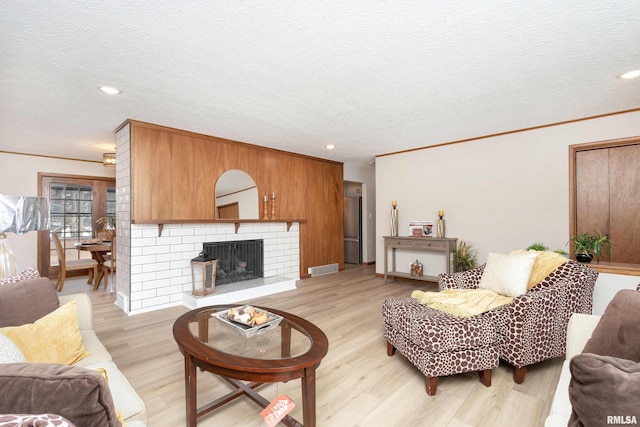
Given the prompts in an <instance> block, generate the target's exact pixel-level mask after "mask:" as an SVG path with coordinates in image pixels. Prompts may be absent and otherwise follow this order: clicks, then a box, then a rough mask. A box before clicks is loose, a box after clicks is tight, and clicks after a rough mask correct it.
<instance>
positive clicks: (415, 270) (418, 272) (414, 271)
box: [411, 260, 423, 277]
mask: <svg viewBox="0 0 640 427" xmlns="http://www.w3.org/2000/svg"><path fill="white" fill-rule="evenodd" d="M422 267H423V266H422V263H421V262H420V261H418V260H416V261H415V262H413V263H411V275H412V276H415V277H422Z"/></svg>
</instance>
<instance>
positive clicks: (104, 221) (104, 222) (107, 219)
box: [96, 215, 116, 236]
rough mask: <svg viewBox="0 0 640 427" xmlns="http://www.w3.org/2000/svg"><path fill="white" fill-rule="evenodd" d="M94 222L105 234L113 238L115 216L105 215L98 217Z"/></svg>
mask: <svg viewBox="0 0 640 427" xmlns="http://www.w3.org/2000/svg"><path fill="white" fill-rule="evenodd" d="M96 222H97V223H98V224H99V225H100V226H102V229H103V230H105V231H106V232H107V234H108V235H109V236H113V235H114V234H115V231H116V216H115V215H107V216H103V217H100V218H98V219H97V220H96Z"/></svg>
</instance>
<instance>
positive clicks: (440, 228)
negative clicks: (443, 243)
mask: <svg viewBox="0 0 640 427" xmlns="http://www.w3.org/2000/svg"><path fill="white" fill-rule="evenodd" d="M436 232H437V235H438V237H440V238H443V237H445V224H444V219H439V220H438V224H437V230H436Z"/></svg>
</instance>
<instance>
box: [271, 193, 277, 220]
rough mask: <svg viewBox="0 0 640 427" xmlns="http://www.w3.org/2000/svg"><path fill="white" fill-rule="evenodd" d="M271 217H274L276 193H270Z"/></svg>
mask: <svg viewBox="0 0 640 427" xmlns="http://www.w3.org/2000/svg"><path fill="white" fill-rule="evenodd" d="M271 219H276V193H271Z"/></svg>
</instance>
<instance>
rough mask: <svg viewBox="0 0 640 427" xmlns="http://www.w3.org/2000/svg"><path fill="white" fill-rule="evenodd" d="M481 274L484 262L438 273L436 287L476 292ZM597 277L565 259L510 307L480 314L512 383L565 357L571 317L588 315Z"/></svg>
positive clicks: (519, 382) (594, 273) (582, 266)
mask: <svg viewBox="0 0 640 427" xmlns="http://www.w3.org/2000/svg"><path fill="white" fill-rule="evenodd" d="M483 271H484V264H483V265H481V266H479V267H476V268H474V269H472V270H468V271H465V272H461V273H451V274H446V273H445V274H440V276H439V277H438V287H439V289H440V290H444V289H476V288H478V287H479V284H480V279H481V277H482V273H483ZM597 278H598V272H597V271H595V270H593V269H591V268H589V267H588V266H586V265H584V264H581V263H578V262H575V261H569V262H567V263H565V264H563V265H561V266H560V267H558V268H557V269H555V270H554V271H553V272H551V274H549V275H548V276H547V277H546V278H545V279H544V280H543V281H542V282H540V283H539V284H538V285H536V286H534V287H533V288H531V289H530V290H529V291H528V292H527V293H526V294H524V295H521V296H519V297H517V298H515V299H514V300H513V301H512V302H511V303H510V304H508V305H505V306H502V307H498V308H496V309H494V310H491V311H489V312H487V313H484V314H481V316H487V317H489V318H491V319H492V320H493V323H494V325H495V327H496V330H497V333H498V335H499V348H500V358H501V359H503V360H505V361H506V362H508V363H509V364H511V365H512V366H513V367H514V368H515V372H514V380H515V382H516V383H518V384H521V383H522V382H523V381H524V377H525V374H526V367H527V366H528V365H531V364H534V363H538V362H541V361H543V360H547V359H551V358H553V357H558V356H561V355H563V354H564V353H565V350H566V336H567V324H568V323H569V317H571V314H572V313H586V314H591V312H592V306H593V288H594V286H595V283H596V279H597Z"/></svg>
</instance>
